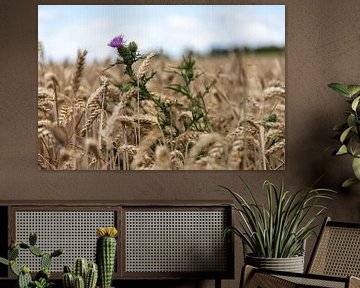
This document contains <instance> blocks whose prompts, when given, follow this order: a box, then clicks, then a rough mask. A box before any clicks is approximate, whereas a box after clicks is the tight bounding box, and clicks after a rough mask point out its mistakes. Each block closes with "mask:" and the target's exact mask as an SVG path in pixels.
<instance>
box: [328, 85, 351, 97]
mask: <svg viewBox="0 0 360 288" xmlns="http://www.w3.org/2000/svg"><path fill="white" fill-rule="evenodd" d="M328 87H329V88H331V89H333V90H334V91H336V92H337V93H339V94H340V95H342V96H345V97H351V94H350V92H349V90H348V88H347V86H346V85H344V84H341V83H331V84H329V85H328Z"/></svg>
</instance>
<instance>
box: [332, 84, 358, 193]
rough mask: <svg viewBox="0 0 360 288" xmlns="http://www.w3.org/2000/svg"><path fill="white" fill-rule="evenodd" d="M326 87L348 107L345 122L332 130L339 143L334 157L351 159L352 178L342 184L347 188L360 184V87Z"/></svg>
mask: <svg viewBox="0 0 360 288" xmlns="http://www.w3.org/2000/svg"><path fill="white" fill-rule="evenodd" d="M328 86H329V87H330V88H331V89H333V90H334V91H336V92H337V93H338V94H340V95H342V96H344V97H345V98H346V102H348V103H349V105H350V109H349V110H348V111H346V114H347V119H346V122H344V123H342V124H341V125H338V126H336V127H335V128H334V130H335V131H336V133H337V138H338V139H339V142H340V143H339V147H338V148H337V149H336V151H335V152H334V155H337V156H341V155H350V156H351V157H352V169H353V171H354V176H353V177H351V178H349V179H347V180H346V181H345V182H344V183H343V184H342V186H343V187H348V186H351V185H353V184H358V183H360V106H359V102H360V85H344V84H340V83H331V84H329V85H328Z"/></svg>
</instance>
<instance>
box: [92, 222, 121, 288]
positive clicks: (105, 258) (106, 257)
mask: <svg viewBox="0 0 360 288" xmlns="http://www.w3.org/2000/svg"><path fill="white" fill-rule="evenodd" d="M117 234H118V231H117V230H116V228H115V227H101V228H98V229H97V235H98V239H97V243H96V262H97V265H98V267H99V287H100V288H110V287H111V281H112V275H113V272H114V267H115V258H116V236H117Z"/></svg>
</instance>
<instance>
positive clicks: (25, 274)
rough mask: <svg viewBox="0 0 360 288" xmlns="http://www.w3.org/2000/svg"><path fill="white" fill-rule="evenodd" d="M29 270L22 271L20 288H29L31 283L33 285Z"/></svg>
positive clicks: (19, 281)
mask: <svg viewBox="0 0 360 288" xmlns="http://www.w3.org/2000/svg"><path fill="white" fill-rule="evenodd" d="M26 268H27V267H26ZM28 270H29V268H27V270H25V269H22V271H21V272H20V274H19V279H18V284H19V288H28V287H29V286H30V283H32V279H31V276H30V273H29V271H28Z"/></svg>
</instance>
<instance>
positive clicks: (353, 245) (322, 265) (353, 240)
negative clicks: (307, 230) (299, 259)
mask: <svg viewBox="0 0 360 288" xmlns="http://www.w3.org/2000/svg"><path fill="white" fill-rule="evenodd" d="M307 273H311V274H318V275H329V276H344V277H347V276H356V277H360V223H357V224H356V223H342V222H334V221H331V219H330V218H326V219H325V222H324V224H323V226H322V229H321V232H320V236H319V238H318V241H317V243H316V245H315V249H314V252H313V255H312V256H311V259H310V262H309V266H308V269H307Z"/></svg>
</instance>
